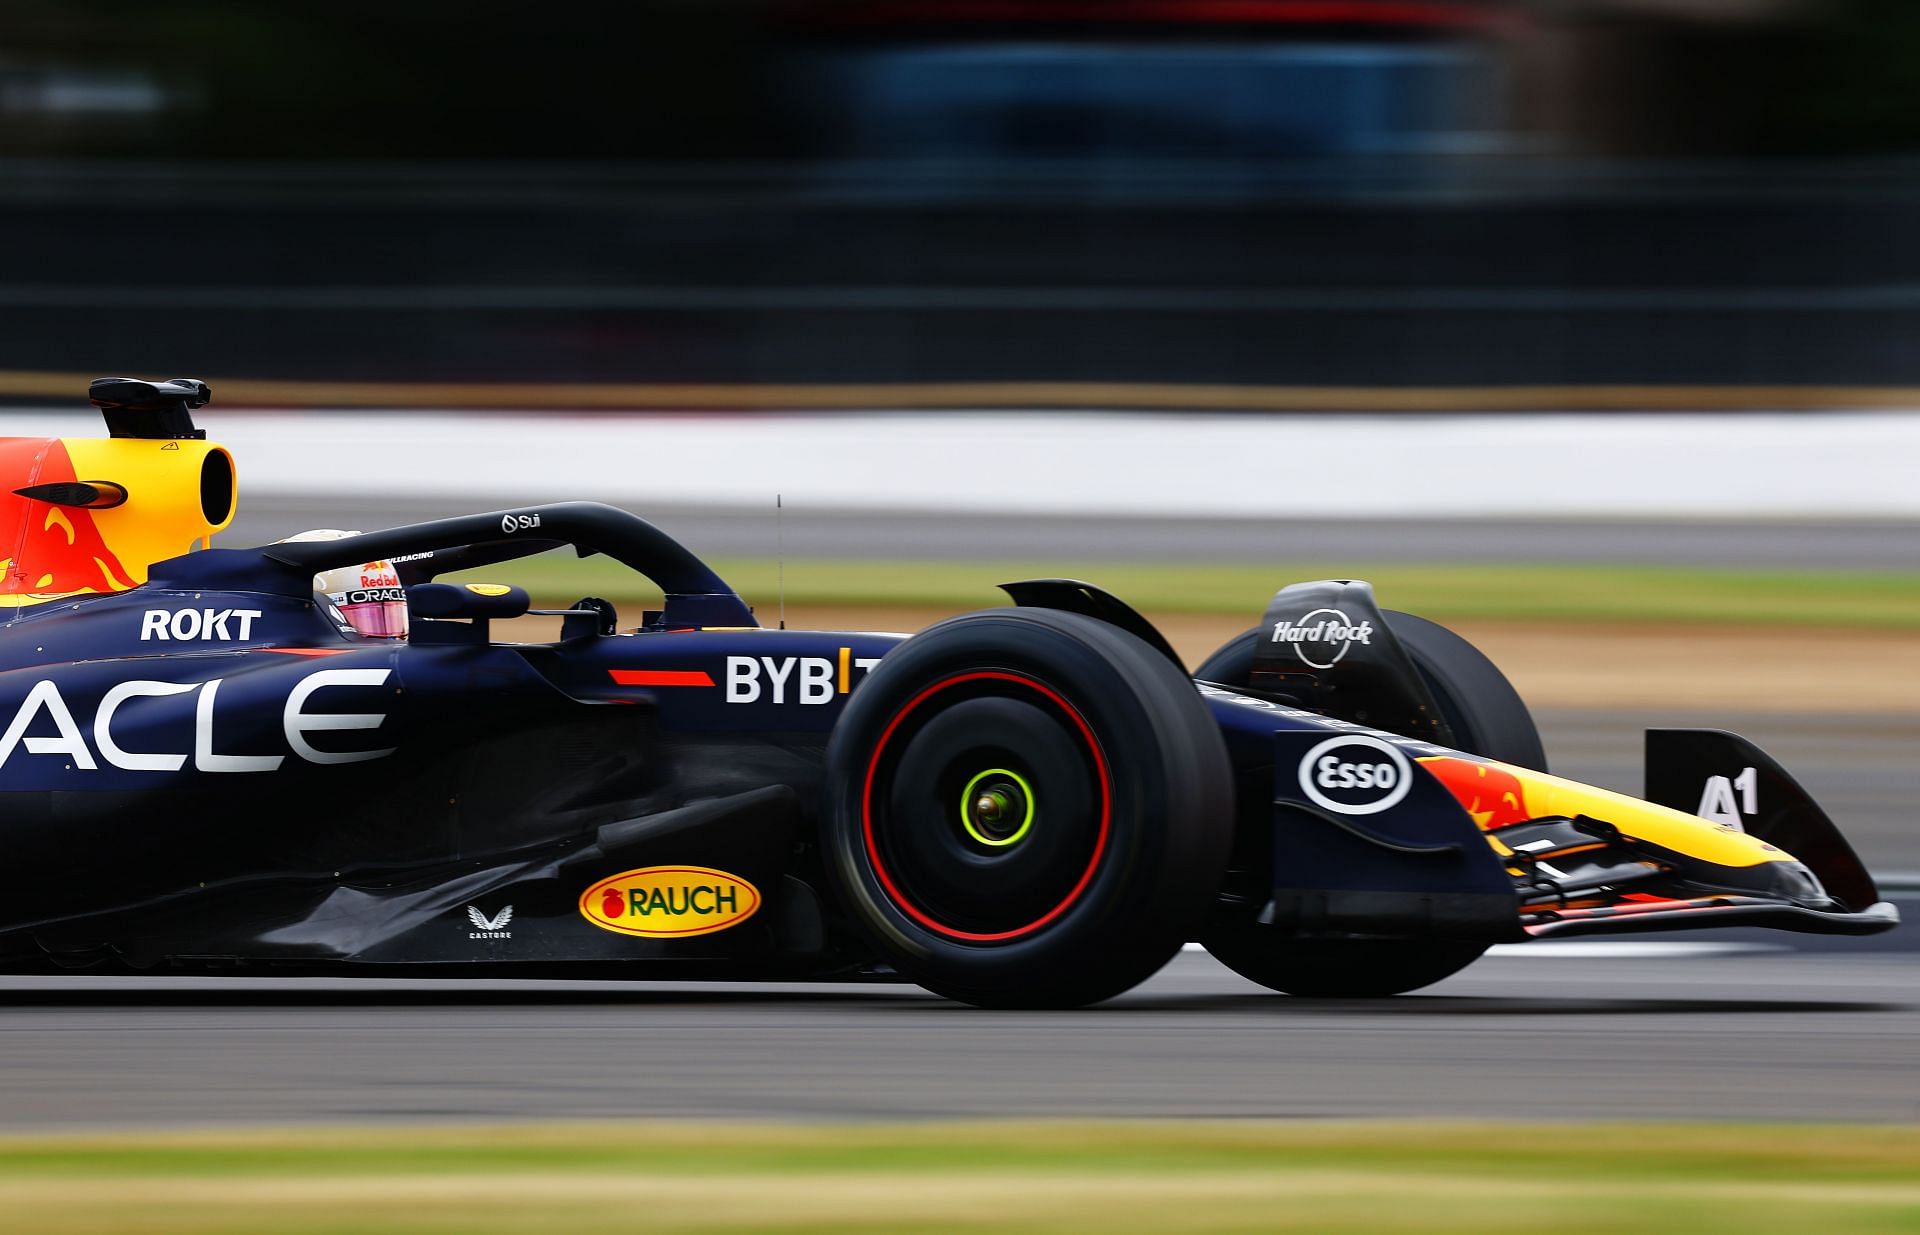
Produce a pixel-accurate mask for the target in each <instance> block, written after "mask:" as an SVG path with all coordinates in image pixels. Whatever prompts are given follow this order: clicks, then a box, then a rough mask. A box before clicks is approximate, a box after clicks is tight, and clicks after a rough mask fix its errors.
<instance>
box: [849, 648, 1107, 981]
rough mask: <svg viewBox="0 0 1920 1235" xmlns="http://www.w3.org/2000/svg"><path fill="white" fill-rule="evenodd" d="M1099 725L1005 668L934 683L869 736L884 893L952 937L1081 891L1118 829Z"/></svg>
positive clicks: (873, 818) (1041, 913)
mask: <svg viewBox="0 0 1920 1235" xmlns="http://www.w3.org/2000/svg"><path fill="white" fill-rule="evenodd" d="M1112 817H1113V786H1112V777H1111V774H1110V771H1109V768H1108V764H1107V760H1106V756H1105V754H1104V753H1103V752H1102V751H1101V749H1100V745H1099V743H1098V741H1097V740H1096V739H1095V738H1094V734H1093V730H1092V728H1091V726H1089V725H1088V724H1087V721H1086V719H1085V718H1084V717H1083V716H1081V714H1080V713H1079V711H1078V710H1077V709H1075V708H1074V707H1073V705H1072V704H1071V703H1069V702H1068V701H1067V699H1066V698H1065V697H1064V696H1062V695H1061V694H1060V693H1059V692H1058V691H1056V690H1054V689H1053V688H1051V687H1049V686H1047V685H1045V684H1044V683H1042V682H1040V681H1038V680H1036V679H1034V678H1031V677H1028V676H1026V675H1024V674H1018V673H1013V672H1008V671H1002V670H981V671H975V672H971V673H962V674H955V675H953V676H950V677H947V678H943V679H941V680H939V681H937V682H935V683H933V684H932V685H931V686H928V687H926V688H925V689H923V690H922V691H920V692H919V693H918V694H916V695H914V696H913V698H911V699H909V700H908V701H907V703H906V704H905V705H904V706H903V707H902V708H901V709H900V711H899V712H898V713H896V714H895V715H894V717H893V719H892V720H891V721H890V722H889V723H888V725H887V727H886V729H885V730H884V731H883V732H882V734H881V735H880V739H879V741H878V742H876V743H875V744H874V749H873V753H872V755H871V757H870V759H869V761H868V765H867V771H866V777H865V783H864V786H863V790H862V794H861V826H862V832H863V838H864V842H865V849H866V855H867V861H868V865H869V868H870V869H871V871H872V873H873V876H874V878H875V881H876V882H877V883H878V884H879V885H880V889H881V891H883V892H884V893H885V895H886V898H887V899H888V901H890V902H891V904H892V905H893V907H894V908H896V909H897V910H899V912H900V913H901V914H903V915H904V916H906V917H907V918H909V919H910V920H912V921H913V922H914V923H916V924H918V925H919V926H922V927H924V928H926V929H928V930H931V931H933V932H935V933H937V934H940V935H943V936H945V937H947V938H950V939H956V940H961V941H964V942H969V943H1001V942H1008V941H1013V940H1017V939H1021V938H1024V937H1026V936H1029V935H1032V934H1034V933H1036V932H1038V931H1040V930H1043V929H1045V928H1046V927H1047V926H1048V925H1050V924H1051V923H1053V922H1055V921H1057V920H1058V919H1059V918H1060V917H1061V916H1062V915H1063V914H1065V913H1066V912H1067V911H1068V910H1069V909H1071V908H1072V907H1073V905H1074V904H1075V903H1076V902H1077V901H1078V900H1079V899H1080V897H1081V896H1082V895H1083V894H1084V893H1085V892H1086V890H1087V888H1088V887H1089V886H1090V885H1091V884H1092V882H1093V878H1094V875H1095V873H1096V872H1097V871H1098V870H1099V868H1100V864H1101V859H1102V858H1103V857H1104V855H1105V853H1106V851H1107V848H1108V843H1109V836H1110V833H1111V830H1112Z"/></svg>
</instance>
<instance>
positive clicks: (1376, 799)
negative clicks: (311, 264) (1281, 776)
mask: <svg viewBox="0 0 1920 1235" xmlns="http://www.w3.org/2000/svg"><path fill="white" fill-rule="evenodd" d="M1412 788H1413V765H1412V764H1411V763H1410V762H1408V760H1407V756H1406V753H1405V752H1403V751H1402V750H1401V749H1400V748H1399V747H1397V746H1395V745H1393V744H1392V743H1391V742H1385V741H1382V740H1381V739H1379V738H1369V737H1360V736H1353V737H1339V738H1328V739H1327V740H1326V741H1324V742H1321V743H1319V744H1317V745H1316V746H1314V748H1313V749H1312V750H1309V751H1308V752H1307V753H1306V754H1305V755H1304V756H1302V757H1301V760H1300V791H1301V792H1302V793H1304V794H1306V795H1307V800H1308V801H1310V802H1313V803H1314V804H1315V805H1318V806H1321V807H1324V808H1325V809H1327V810H1330V811H1333V812H1334V813H1335V814H1339V815H1377V814H1379V813H1380V812H1381V811H1383V810H1390V809H1392V808H1393V807H1395V806H1398V805H1399V804H1400V802H1401V801H1402V800H1403V799H1404V798H1405V797H1406V796H1407V793H1408V791H1409V790H1411V789H1412Z"/></svg>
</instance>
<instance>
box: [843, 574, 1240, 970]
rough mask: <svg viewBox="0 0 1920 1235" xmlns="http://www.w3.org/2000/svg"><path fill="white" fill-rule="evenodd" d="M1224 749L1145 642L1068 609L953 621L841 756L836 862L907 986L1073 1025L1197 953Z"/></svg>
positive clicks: (888, 691)
mask: <svg viewBox="0 0 1920 1235" xmlns="http://www.w3.org/2000/svg"><path fill="white" fill-rule="evenodd" d="M1230 778H1231V772H1230V769H1229V765H1228V761H1227V755H1226V749H1225V745H1224V743H1223V742H1222V739H1221V737H1220V733H1219V730H1218V728H1217V727H1216V725H1215V724H1214V722H1213V719H1212V717H1211V716H1210V715H1209V714H1208V712H1207V709H1206V706H1205V704H1204V703H1203V702H1202V700H1201V698H1200V695H1199V693H1198V692H1197V691H1196V690H1195V689H1194V686H1193V682H1192V680H1191V679H1189V678H1188V677H1187V676H1186V675H1185V674H1184V673H1183V672H1181V670H1180V669H1179V667H1178V666H1176V665H1174V664H1173V663H1171V662H1170V661H1169V660H1167V659H1166V658H1165V657H1164V656H1162V655H1160V654H1159V653H1157V652H1156V651H1154V650H1153V649H1152V648H1151V647H1149V646H1148V645H1147V644H1146V643H1144V642H1142V641H1141V640H1140V639H1138V638H1136V637H1134V636H1133V635H1131V634H1128V633H1127V632H1125V631H1122V630H1119V629H1118V628H1116V627H1113V626H1110V625H1108V624H1107V623H1104V622H1101V621H1098V620H1096V619H1093V618H1088V617H1084V616H1081V615H1079V614H1072V613H1064V612H1059V611H1055V610H1050V609H1038V608H1020V609H991V610H985V611H982V612H979V613H972V614H966V615H963V616H961V617H957V618H953V619H951V620H949V621H946V622H941V623H939V624H937V625H935V626H931V627H929V628H928V629H927V630H925V631H923V632H921V633H920V634H918V635H915V636H914V637H913V638H911V639H909V640H907V641H906V642H905V643H903V644H902V645H900V647H898V648H896V649H895V650H893V651H892V652H889V653H888V654H887V656H886V658H885V659H884V660H883V661H882V662H881V663H880V665H879V667H878V668H877V669H876V670H875V671H874V673H873V674H872V676H871V677H869V678H868V679H867V680H866V681H865V682H864V683H863V684H862V685H861V687H860V689H859V690H858V691H857V692H856V693H855V694H854V696H853V698H852V699H851V700H850V701H849V702H848V704H847V708H846V711H845V712H844V713H843V715H842V716H841V718H840V721H839V723H838V725H837V726H836V727H835V729H834V733H833V738H832V741H831V743H830V744H829V747H828V751H827V793H826V803H825V810H824V818H823V829H822V830H823V844H824V847H825V849H826V853H827V857H828V865H829V868H830V870H831V871H832V872H833V875H834V877H835V882H836V884H837V885H838V890H839V892H840V894H841V897H842V899H843V900H844V901H845V903H846V905H847V907H848V909H849V910H850V911H851V913H852V914H853V916H854V917H855V918H856V919H857V920H858V922H859V923H860V925H862V926H863V927H864V928H865V929H866V931H867V932H868V933H869V934H870V935H871V936H872V938H873V939H874V940H875V941H876V942H877V943H878V945H879V947H880V949H881V951H882V953H883V954H884V955H885V956H886V957H887V958H888V960H889V961H890V962H891V963H892V964H893V966H894V967H895V968H896V969H897V970H898V971H899V972H900V973H901V975H902V976H904V977H907V978H909V979H911V980H912V981H915V982H918V983H919V984H921V985H922V986H925V987H927V988H928V989H929V990H932V991H935V992H937V993H939V994H942V995H945V996H948V997H949V998H952V999H957V1000H961V1001H963V1002H966V1003H971V1004H976V1005H981V1006H989V1007H1074V1006H1079V1005H1083V1004H1089V1003H1095V1002H1098V1001H1100V1000H1102V999H1107V998H1110V997H1112V996H1114V995H1117V994H1119V993H1121V992H1123V991H1125V990H1127V989H1129V988H1130V987H1132V986H1134V985H1136V984H1137V983H1139V982H1141V981H1142V980H1144V979H1145V978H1147V977H1149V976H1150V975H1152V974H1153V973H1154V972H1155V971H1156V970H1158V969H1159V968H1160V967H1161V966H1162V965H1164V964H1165V963H1166V962H1167V960H1168V959H1170V958H1171V957H1172V956H1173V954H1174V953H1175V952H1176V951H1177V950H1178V949H1179V947H1180V945H1181V944H1182V943H1183V942H1184V941H1186V940H1187V939H1190V938H1192V937H1193V932H1194V931H1195V930H1196V929H1197V927H1198V924H1199V920H1200V918H1201V916H1202V915H1203V913H1204V911H1205V910H1206V908H1207V906H1208V904H1209V903H1210V901H1211V898H1212V896H1213V894H1214V892H1215V890H1216V889H1217V888H1218V886H1219V881H1220V878H1221V874H1222V872H1223V870H1224V869H1225V864H1226V856H1227V850H1228V847H1229V844H1230V841H1231V830H1232V825H1233V821H1232V815H1233V802H1232V786H1231V779H1230Z"/></svg>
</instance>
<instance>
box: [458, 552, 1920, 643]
mask: <svg viewBox="0 0 1920 1235" xmlns="http://www.w3.org/2000/svg"><path fill="white" fill-rule="evenodd" d="M714 566H715V569H717V570H718V571H719V572H720V574H721V575H722V577H724V578H725V579H727V581H728V582H730V583H731V584H733V586H734V587H735V588H736V589H737V590H738V591H739V592H740V593H741V594H742V595H743V596H745V597H746V598H747V599H748V600H749V601H750V602H751V603H752V604H753V605H754V606H755V607H756V609H757V610H758V611H759V612H760V613H761V614H762V615H766V614H770V613H772V612H773V611H774V609H775V607H776V605H777V603H778V600H777V598H778V595H779V587H778V578H777V567H776V565H775V563H774V562H773V561H772V560H770V559H765V558H750V559H732V560H726V559H723V560H719V561H716V562H715V563H714ZM785 575H786V598H787V603H788V604H789V605H912V606H929V607H938V608H944V609H952V610H955V611H958V610H961V609H968V608H978V607H981V606H985V605H993V604H1003V603H1006V600H1005V597H1004V595H1003V594H1002V593H1001V592H999V591H998V590H997V589H996V588H995V586H994V585H995V584H997V583H1002V582H1005V581H1008V580H1012V579H1028V578H1036V577H1046V576H1064V577H1068V578H1078V579H1085V580H1086V581H1088V582H1090V583H1095V584H1098V585H1099V586H1101V587H1103V588H1105V589H1107V590H1108V591H1110V592H1112V593H1114V594H1115V595H1117V596H1119V597H1120V598H1121V599H1123V600H1125V601H1127V602H1128V603H1129V604H1131V605H1133V606H1134V607H1135V608H1137V609H1141V610H1143V611H1147V612H1150V613H1225V614H1243V615H1245V616H1246V619H1247V621H1248V622H1249V623H1252V622H1253V621H1254V620H1255V619H1256V618H1257V617H1258V616H1259V614H1260V612H1261V611H1262V610H1263V609H1264V608H1265V606H1266V602H1267V600H1268V598H1269V597H1271V596H1272V595H1273V593H1274V591H1275V590H1276V589H1277V588H1279V587H1281V586H1282V585H1284V584H1287V583H1291V582H1295V581H1298V580H1302V579H1325V578H1332V577H1341V578H1362V579H1367V580H1370V581H1371V582H1372V583H1373V585H1374V589H1375V593H1376V594H1377V595H1378V596H1379V598H1380V601H1381V604H1383V605H1384V606H1386V607H1388V608H1393V609H1405V610H1409V611H1412V612H1415V613H1420V614H1423V615H1425V616H1428V617H1432V618H1437V619H1440V620H1443V621H1444V620H1447V619H1462V618H1509V619H1515V620H1525V621H1543V620H1544V621H1599V622H1691V623H1725V622H1733V623H1742V624H1753V625H1777V626H1785V625H1802V626H1848V627H1869V628H1882V629H1913V628H1915V627H1920V574H1902V573H1893V572H1860V571H1848V572H1842V571H1787V570H1700V569H1692V568H1682V567H1662V566H1550V565H1543V566H1528V565H1511V564H1498V565H1457V566H1434V565H1395V564H1392V563H1373V564H1356V563H1352V562H1345V563H1338V564H1329V563H1324V562H1323V563H1312V562H1305V563H1302V562H1289V563H1280V564H1276V565H1247V564H1240V563H1234V564H1218V563H1193V564H1185V563H1115V562H1106V563H1086V562H1081V563H1071V562H1069V563H1062V562H1008V561H999V562H991V561H983V562H888V561H854V560H839V561H828V560H805V559H803V560H794V561H789V562H788V563H787V564H786V571H785ZM471 577H473V578H480V577H486V578H489V579H496V580H501V581H511V582H516V583H520V584H522V585H524V586H526V587H527V588H529V590H531V591H532V592H533V593H534V594H535V595H536V596H537V597H539V598H540V599H542V600H544V601H548V602H553V603H561V602H564V601H567V600H572V599H574V598H576V597H579V596H583V595H588V594H593V595H600V596H605V597H607V598H608V599H610V600H614V601H616V602H628V603H633V602H641V601H647V600H654V599H657V597H658V593H657V592H651V591H650V589H648V588H647V586H646V584H645V583H644V581H643V580H640V579H639V578H638V577H637V576H635V575H633V574H632V573H631V572H629V571H627V570H626V569H625V568H624V567H621V566H619V565H618V564H616V563H613V562H610V561H607V560H605V559H601V558H588V559H585V560H581V559H577V558H573V557H571V556H561V555H550V556H545V557H540V558H532V559H528V560H526V561H522V562H516V563H511V564H508V565H506V566H499V567H490V568H488V569H487V570H484V571H478V572H473V573H472V575H471Z"/></svg>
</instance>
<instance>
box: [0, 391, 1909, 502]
mask: <svg viewBox="0 0 1920 1235" xmlns="http://www.w3.org/2000/svg"><path fill="white" fill-rule="evenodd" d="M199 420H200V423H201V424H202V425H204V426H205V427H206V428H207V429H208V430H209V433H210V436H212V437H213V438H215V439H216V440H219V441H223V442H225V443H226V444H227V445H229V446H230V447H232V448H233V450H234V453H235V455H236V456H237V458H238V460H239V471H240V484H241V492H242V500H244V494H245V492H246V491H247V489H248V488H250V487H251V488H255V489H264V490H270V491H271V490H297V491H302V492H318V491H329V490H330V491H333V492H337V493H340V494H341V495H342V496H343V497H347V496H352V495H359V494H374V493H389V494H390V493H394V492H406V493H410V494H414V495H426V496H440V495H444V496H454V495H458V494H470V493H473V492H476V491H478V492H488V493H495V494H498V495H499V498H500V502H501V504H502V505H507V504H512V503H514V502H524V501H533V500H541V499H552V498H554V497H557V496H563V495H564V496H568V497H592V498H597V499H599V500H603V501H611V502H616V503H622V504H632V505H639V506H641V507H644V506H645V505H647V504H648V503H653V502H659V503H705V504H711V505H719V506H761V505H765V506H769V507H770V506H771V505H772V504H773V496H774V494H776V493H781V494H784V495H785V497H786V500H787V501H788V503H790V504H806V505H811V506H813V507H815V508H819V509H826V508H854V509H872V510H956V511H963V510H970V511H996V512H1011V513H1045V512H1071V513H1078V514H1101V513H1121V512H1124V513H1130V514H1148V515H1166V516H1178V515H1214V516H1243V517H1262V516H1266V517H1275V518H1284V517H1288V516H1299V515H1315V516H1320V517H1329V516H1333V517H1338V516H1345V515H1361V514H1367V515H1407V514H1415V513H1418V514H1426V515H1456V516H1473V515H1483V516H1486V515H1490V516H1502V515H1506V516H1518V515H1525V516H1529V517H1537V516H1541V515H1609V514H1614V515H1617V514H1621V513H1623V512H1631V513H1633V514H1635V515H1638V516H1660V515H1690V516H1735V515H1750V514H1765V515H1769V516H1772V517H1776V518H1777V517H1794V516H1810V515H1816V516H1817V515H1829V516H1842V515H1855V516H1862V515H1866V516H1920V486H1916V485H1914V484H1913V483H1912V480H1913V468H1912V461H1913V460H1914V459H1915V458H1920V412H1873V413H1827V414H1820V415H1765V414H1732V413H1725V414H1714V415H1701V414H1692V415H1687V414H1670V415H1662V416H1640V415H1571V414H1570V415H1556V416H1535V417H1528V416H1519V415H1501V416H1419V417H1409V416H1375V415H1359V414H1347V415H1340V416H1319V417H1316V416H1311V415H1297V416H1296V415H1286V416H1246V415H1233V416H1218V415H1205V414H1184V415H1164V414H1104V413H1094V412H1089V413H1079V414H1062V413H1055V412H1024V413H1023V412H974V413H959V414H955V413H936V412H917V413H911V414H894V413H885V412H875V413H868V414H859V415H847V414H837V415H821V414H814V413H782V414H774V415H751V414H702V415H674V414H652V415H573V414H563V413H544V414H537V415H531V414H520V413H500V412H489V413H466V414H458V413H441V412H399V413H394V412H385V413H383V412H366V411H325V412H314V411H299V412H244V411H241V412H236V411H224V412H223V411H222V410H221V409H220V407H219V406H218V405H217V404H216V405H215V406H214V407H212V408H209V409H207V410H206V411H205V412H202V413H201V414H200V416H199ZM100 432H101V426H100V422H99V420H98V418H97V417H95V416H93V415H91V414H90V413H89V412H87V411H86V410H84V409H82V410H79V411H67V410H62V411H60V412H39V413H26V412H9V413H6V414H4V415H0V435H18V436H38V435H43V434H60V435H69V436H97V435H99V434H100Z"/></svg>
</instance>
